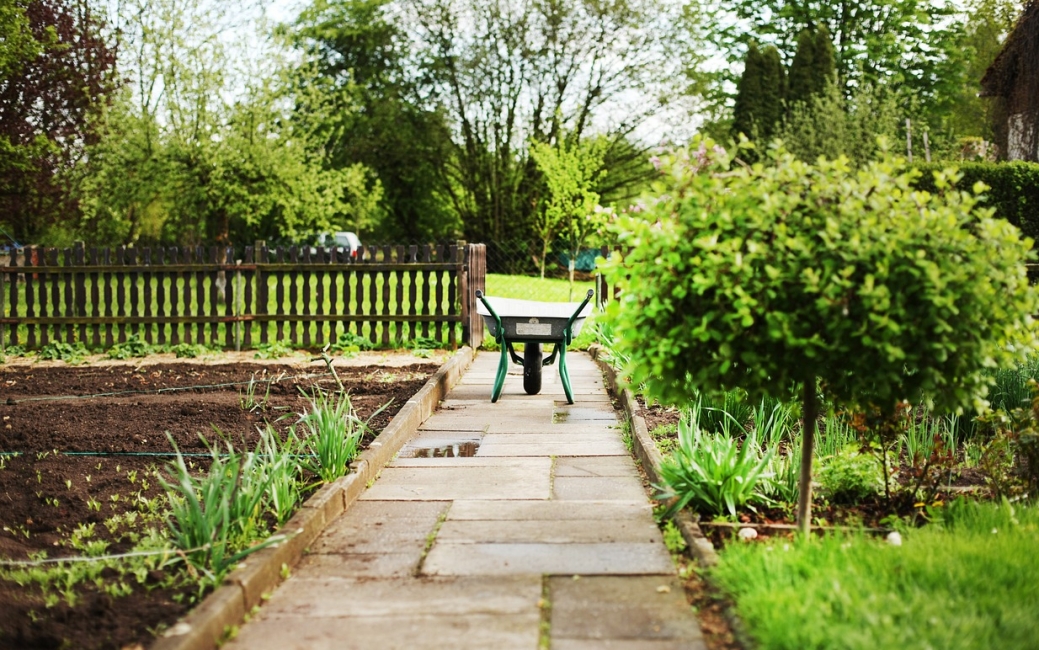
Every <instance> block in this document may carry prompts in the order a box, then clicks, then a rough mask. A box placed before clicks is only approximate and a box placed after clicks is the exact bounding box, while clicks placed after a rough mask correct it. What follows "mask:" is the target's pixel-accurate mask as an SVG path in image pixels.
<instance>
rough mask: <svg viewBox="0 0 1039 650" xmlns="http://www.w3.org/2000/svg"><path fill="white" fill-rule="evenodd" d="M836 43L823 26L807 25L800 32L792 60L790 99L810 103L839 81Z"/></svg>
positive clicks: (789, 100)
mask: <svg viewBox="0 0 1039 650" xmlns="http://www.w3.org/2000/svg"><path fill="white" fill-rule="evenodd" d="M834 65H835V62H834V53H833V42H832V41H831V40H830V32H829V31H828V30H827V29H826V27H825V26H824V25H822V26H819V27H818V28H814V27H813V28H811V29H809V28H805V29H802V30H801V32H800V33H799V34H798V35H797V50H796V51H795V52H794V58H793V60H792V61H791V62H790V79H789V86H788V92H787V102H789V103H790V104H794V103H797V102H809V101H811V99H812V97H815V96H817V95H819V94H821V93H822V92H823V91H825V90H826V88H827V86H830V85H832V84H836V83H837V71H836V69H835V67H834Z"/></svg>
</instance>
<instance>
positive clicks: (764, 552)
mask: <svg viewBox="0 0 1039 650" xmlns="http://www.w3.org/2000/svg"><path fill="white" fill-rule="evenodd" d="M955 505H956V506H959V507H956V508H952V509H946V510H945V512H946V513H947V514H946V515H945V517H946V519H947V522H946V523H945V524H944V525H940V524H932V525H928V526H926V527H925V528H921V529H914V530H910V531H908V532H905V533H903V534H902V535H903V540H904V541H903V544H902V546H893V545H891V544H888V543H886V542H885V541H884V540H882V539H876V538H871V537H867V536H864V535H831V536H828V537H826V538H824V539H811V540H809V541H807V542H804V541H800V542H789V543H785V542H783V541H780V542H772V543H768V544H757V543H755V544H744V543H738V542H733V543H730V545H729V546H728V547H727V548H726V549H725V550H724V551H722V553H721V562H720V565H719V566H718V567H716V568H715V569H712V570H711V572H710V574H711V575H712V576H713V578H714V579H715V580H716V581H717V583H718V584H719V585H720V586H721V587H722V588H723V589H724V590H725V591H726V592H728V593H729V594H730V595H731V596H732V597H733V599H734V601H735V603H736V611H737V612H738V614H739V615H740V617H741V618H742V619H743V621H744V623H745V624H746V627H747V629H748V631H749V633H750V634H751V636H752V637H754V639H755V640H756V641H757V642H758V645H759V647H760V648H789V649H791V650H794V649H797V650H801V649H805V648H820V649H821V648H827V649H830V648H855V649H859V648H861V649H863V650H865V649H869V650H874V649H885V648H896V649H899V650H902V649H905V650H908V649H910V648H943V649H956V648H963V649H968V648H978V649H980V648H1021V649H1024V648H1037V647H1039V562H1036V555H1037V554H1039V508H1037V506H1036V505H1035V504H1032V505H1023V504H1018V505H1015V506H1014V507H1013V508H1011V507H1010V506H1008V505H1004V506H1002V507H1001V506H998V505H994V504H979V503H965V502H961V503H957V504H955Z"/></svg>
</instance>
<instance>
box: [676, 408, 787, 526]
mask: <svg viewBox="0 0 1039 650" xmlns="http://www.w3.org/2000/svg"><path fill="white" fill-rule="evenodd" d="M700 408H701V407H700V405H699V404H694V405H693V406H692V407H690V408H689V410H688V411H687V412H686V413H684V414H683V417H682V419H681V420H680V421H679V423H678V447H677V448H675V450H674V453H673V454H672V455H671V457H670V458H667V459H665V460H664V462H663V463H662V464H661V466H660V477H661V479H662V480H663V482H664V485H663V486H661V494H660V495H658V497H657V498H658V499H661V500H670V501H671V503H670V504H669V506H668V512H674V511H677V510H681V509H682V508H685V507H687V506H690V507H692V508H694V509H696V510H697V511H698V512H702V513H703V514H706V515H720V514H723V513H728V514H730V515H733V516H735V515H736V511H737V510H738V509H739V508H750V509H751V510H753V509H754V506H755V505H756V504H767V503H769V502H770V499H769V498H768V496H767V492H768V490H769V488H768V483H769V481H770V479H771V478H772V476H771V474H770V472H769V465H770V463H771V461H772V457H773V455H774V454H775V448H774V447H773V448H770V449H769V450H768V451H767V452H765V453H764V454H762V453H761V451H760V450H759V449H758V440H757V437H756V435H755V434H754V433H753V432H751V433H748V434H747V435H746V437H745V438H744V439H743V440H742V441H741V440H740V439H739V438H737V437H736V436H733V435H731V430H727V428H725V427H723V429H722V430H721V431H719V432H718V433H714V434H712V433H708V432H706V431H704V430H703V429H701V428H700V426H699V425H698V424H697V423H698V421H699V417H698V415H699V414H698V413H697V411H698V410H699V409H700ZM732 424H734V425H735V426H737V427H738V428H739V429H740V431H742V427H739V424H738V423H737V422H735V420H733V421H732Z"/></svg>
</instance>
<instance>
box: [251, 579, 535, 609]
mask: <svg viewBox="0 0 1039 650" xmlns="http://www.w3.org/2000/svg"><path fill="white" fill-rule="evenodd" d="M540 598H541V578H540V577H539V576H495V577H488V576H463V577H450V578H420V579H416V578H388V579H384V580H370V579H349V578H300V579H296V580H290V581H288V582H286V583H285V585H284V586H283V587H282V588H281V589H279V590H278V591H277V593H275V594H274V595H273V596H272V597H271V599H270V601H269V602H268V603H267V606H266V607H265V608H264V616H265V617H267V618H277V617H279V616H309V617H313V618H338V617H346V616H349V617H353V618H358V617H377V616H401V615H407V614H413V613H415V612H421V613H422V614H425V615H430V616H458V615H464V614H524V613H528V614H529V613H536V612H537V602H538V599H540Z"/></svg>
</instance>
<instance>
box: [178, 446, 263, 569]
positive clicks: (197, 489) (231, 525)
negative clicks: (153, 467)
mask: <svg viewBox="0 0 1039 650" xmlns="http://www.w3.org/2000/svg"><path fill="white" fill-rule="evenodd" d="M168 437H169V436H168ZM169 440H170V444H171V445H173V448H174V450H175V451H176V452H177V455H176V458H175V459H174V460H173V461H172V462H171V463H170V470H171V474H172V477H171V478H172V480H171V481H167V480H166V479H165V478H162V477H160V481H161V483H162V485H163V487H164V488H165V490H166V494H167V496H168V498H169V514H168V515H167V518H166V522H167V527H168V529H169V532H170V539H171V540H172V542H173V544H174V545H175V546H176V548H178V549H179V550H180V551H181V552H182V553H184V554H185V557H186V559H187V561H188V563H190V564H191V566H193V567H194V568H195V569H196V570H198V571H199V572H200V573H202V574H203V575H204V576H205V577H206V578H207V579H209V580H211V581H213V582H216V581H219V580H220V579H221V578H222V577H223V575H224V574H225V573H226V572H227V571H228V570H229V569H230V568H231V567H233V566H234V564H235V563H236V562H238V561H239V560H240V559H241V558H243V557H245V556H246V555H249V554H250V553H252V552H254V551H257V550H259V549H261V548H263V547H264V546H267V545H269V544H271V543H273V542H274V541H275V539H274V538H269V539H267V540H265V541H260V539H261V538H262V536H263V532H262V531H263V528H262V526H261V525H260V516H261V514H262V505H263V500H264V493H265V492H266V489H267V486H268V483H269V479H268V478H267V477H266V476H264V475H263V472H261V471H258V470H257V462H258V461H257V456H256V454H246V455H242V454H237V453H234V452H233V451H232V450H231V449H230V447H229V448H228V451H229V452H230V453H228V454H223V455H222V454H221V453H220V452H219V448H218V447H217V446H216V445H211V446H209V450H210V453H211V455H212V462H211V464H210V466H209V472H208V473H207V474H205V475H202V476H198V477H196V476H193V475H192V473H191V472H190V471H189V470H188V467H187V465H186V464H185V462H184V457H183V456H182V455H181V453H180V450H179V449H178V448H177V446H176V443H175V442H174V441H173V438H172V437H169ZM207 445H208V443H207ZM258 541H259V542H260V543H256V542H258Z"/></svg>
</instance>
